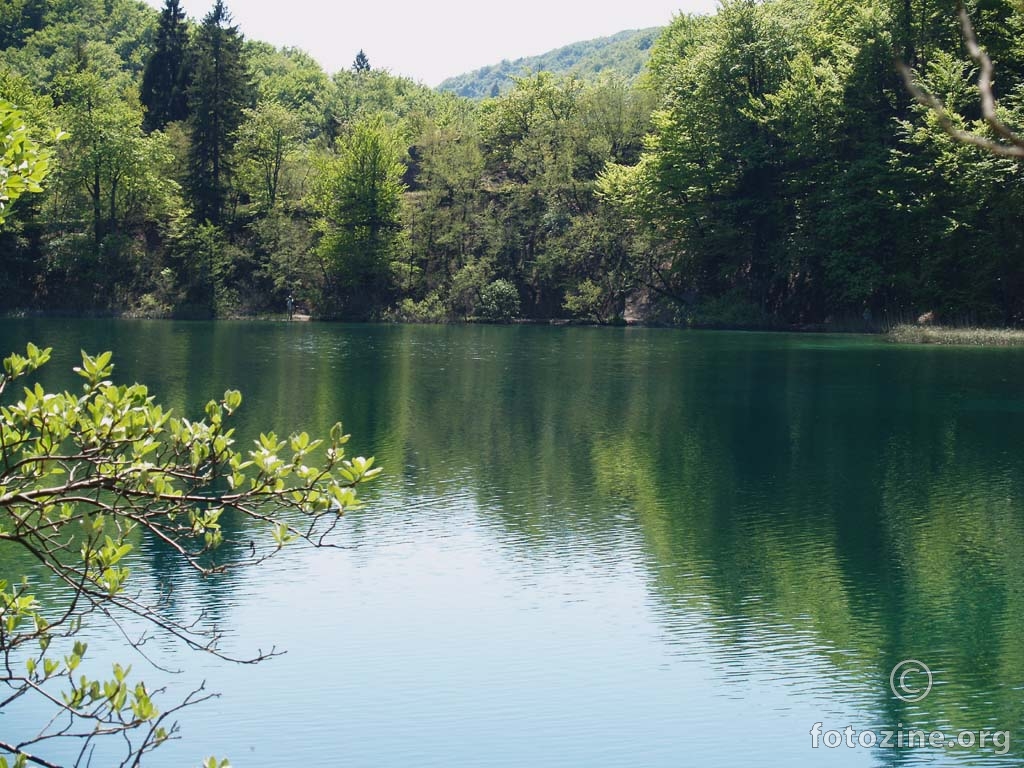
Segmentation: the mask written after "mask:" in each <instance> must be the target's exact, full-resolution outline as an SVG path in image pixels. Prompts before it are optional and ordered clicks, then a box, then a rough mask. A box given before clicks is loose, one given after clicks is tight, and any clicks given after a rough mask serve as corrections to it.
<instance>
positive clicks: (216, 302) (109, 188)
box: [0, 0, 1024, 327]
mask: <svg viewBox="0 0 1024 768" xmlns="http://www.w3.org/2000/svg"><path fill="white" fill-rule="evenodd" d="M969 10H970V12H971V14H972V17H973V18H974V20H975V23H976V26H977V29H978V35H979V38H980V39H981V40H982V41H983V42H984V44H985V45H986V46H987V48H988V50H989V51H990V52H991V54H992V56H993V58H994V59H995V60H996V62H997V65H998V72H999V77H998V79H997V81H996V89H995V94H994V95H995V97H996V99H997V103H998V110H999V113H1000V114H1001V115H1002V116H1003V118H1004V120H1005V122H1006V123H1007V124H1008V125H1010V126H1013V127H1019V126H1021V125H1024V7H1022V6H1021V5H1020V3H1019V2H1016V0H990V1H988V2H985V3H984V4H982V3H980V2H979V3H975V2H971V3H969ZM0 51H2V54H0V99H4V100H6V101H8V102H11V103H12V104H14V105H16V106H17V107H18V108H19V109H20V111H21V112H22V113H23V114H24V115H25V119H26V122H27V123H28V124H29V125H32V126H35V127H36V128H38V129H39V135H40V136H43V135H46V133H47V132H48V131H49V130H52V129H57V128H59V129H64V130H66V131H67V132H68V133H69V134H70V136H69V138H68V139H67V140H66V141H63V142H61V143H60V144H59V145H57V146H55V147H53V148H52V154H53V156H52V165H53V168H54V173H53V176H52V179H51V183H50V184H49V187H48V189H47V190H46V191H45V192H43V193H41V194H37V195H33V196H31V197H27V198H23V199H22V200H20V201H19V202H18V203H17V206H16V213H17V215H16V216H14V217H13V218H10V217H9V222H10V224H9V225H8V227H7V228H6V230H5V231H4V232H3V233H2V234H0V253H2V254H3V258H2V259H0V284H2V285H3V286H4V297H3V299H4V301H3V308H4V310H5V311H8V312H9V311H28V312H31V311H45V312H58V311H59V312H89V313H95V314H102V313H109V312H112V313H131V314H134V315H136V316H138V315H143V316H173V317H226V316H234V315H254V316H259V315H267V314H275V313H276V314H281V313H283V312H284V311H285V307H286V304H287V302H288V298H289V296H291V297H293V299H294V306H295V307H296V308H297V309H298V310H301V311H302V312H303V313H305V314H311V315H313V316H314V317H321V318H326V317H339V318H345V319H353V320H359V319H387V318H393V319H402V320H406V321H418V320H419V321H430V322H435V321H451V320H462V319H466V318H473V317H488V318H490V319H498V320H500V319H506V318H505V317H504V316H503V315H504V314H505V313H515V314H517V315H519V316H521V317H524V318H530V319H571V318H578V319H588V320H591V321H597V322H614V321H617V320H618V319H620V318H623V317H629V318H632V319H646V320H656V321H659V322H670V323H679V324H693V325H700V326H710V327H795V326H806V327H810V326H817V325H824V326H831V325H834V324H836V323H837V322H840V321H841V320H842V319H843V318H851V317H852V318H861V317H875V318H881V317H917V316H918V315H920V314H921V313H924V312H933V313H934V316H935V318H936V322H938V323H942V322H947V323H948V322H950V321H951V319H956V320H957V321H958V322H959V321H960V320H961V319H966V321H967V322H970V323H971V324H974V325H984V326H1004V327H1007V326H1015V325H1019V324H1022V323H1024V217H1021V216H1020V211H1021V210H1022V204H1024V173H1022V172H1021V163H1020V161H1019V160H1016V159H1014V158H1009V157H997V156H995V155H992V154H990V153H988V152H986V151H985V150H984V149H982V148H979V147H972V146H966V145H964V144H962V143H960V142H958V141H956V140H954V139H953V138H951V137H950V135H949V133H948V132H947V131H946V130H945V129H944V126H943V125H942V124H941V121H940V120H939V119H938V118H937V117H936V115H935V113H934V112H933V111H930V110H929V109H927V108H926V107H924V106H921V105H919V104H917V103H916V102H915V101H914V100H913V99H912V98H911V97H910V95H909V94H908V92H907V89H906V88H905V86H904V84H903V82H902V81H901V79H900V76H899V75H898V73H897V72H896V70H895V68H894V66H893V61H894V60H895V59H896V58H899V59H901V60H902V61H904V62H906V63H907V64H908V65H909V66H910V67H912V68H913V69H914V70H915V72H916V75H917V77H918V80H919V82H921V84H922V85H923V86H924V87H926V88H927V89H928V90H929V91H930V92H931V93H934V94H936V95H937V96H939V97H941V98H942V100H943V102H944V103H945V105H946V106H947V107H948V109H949V112H950V115H949V117H950V120H951V121H952V122H953V123H954V124H955V125H956V126H959V127H962V128H966V129H971V130H978V131H981V132H982V133H984V132H986V131H987V130H988V129H987V128H986V127H985V125H984V123H983V122H982V121H981V119H980V118H981V117H982V114H981V110H980V108H979V100H978V93H977V88H976V82H977V74H976V69H977V68H976V67H975V66H974V64H973V62H972V61H971V59H970V57H969V56H968V55H967V53H966V52H965V51H964V49H963V43H962V36H961V33H960V28H959V25H958V23H957V18H956V14H955V4H954V3H953V2H952V1H951V0H855V1H853V2H848V3H834V2H825V1H824V0H766V1H765V2H754V1H753V0H727V1H726V2H723V3H722V4H721V6H720V8H719V10H718V11H717V12H716V13H715V14H713V15H710V16H701V17H695V16H688V15H681V16H678V17H676V18H675V19H674V20H673V21H672V23H671V24H669V25H668V26H667V27H666V28H665V29H664V31H663V32H662V33H661V34H660V36H659V37H658V39H657V40H656V42H655V43H654V45H653V47H652V49H651V52H650V58H649V61H648V64H647V67H646V69H645V71H644V73H643V74H642V75H641V76H640V77H639V78H637V79H635V80H632V79H629V78H627V77H623V76H617V75H616V74H615V73H609V74H607V75H606V76H602V77H599V78H596V79H594V80H592V81H587V82H584V81H582V80H579V79H575V78H573V77H571V76H555V75H551V74H545V73H540V74H535V75H531V76H528V77H523V78H520V79H518V80H517V81H516V82H515V84H514V86H513V87H512V88H511V89H509V90H508V91H507V92H503V93H500V94H499V95H498V96H495V97H493V98H487V99H483V100H479V101H473V100H468V99H464V98H460V97H458V96H455V95H453V94H451V93H441V92H436V91H433V90H431V89H428V88H426V87H424V86H422V85H421V84H418V83H416V82H415V81H413V80H410V79H408V78H405V77H400V76H397V75H393V74H391V73H388V72H386V71H381V70H379V69H376V68H374V67H373V53H372V51H369V52H367V53H368V54H369V56H367V55H363V56H361V57H358V61H354V62H353V66H352V67H351V68H350V69H348V70H345V71H342V72H337V73H334V74H328V73H326V72H324V71H323V70H322V68H321V67H320V66H319V65H318V64H317V63H316V62H315V61H314V60H313V59H312V58H311V57H310V56H308V55H307V54H305V53H303V52H302V51H300V50H296V49H292V48H284V49H277V48H274V47H272V46H270V45H267V44H265V43H261V42H258V41H253V40H247V39H245V37H244V36H243V33H242V30H240V29H239V28H238V27H237V26H236V25H235V24H234V23H233V22H232V20H231V14H230V11H229V9H228V8H226V7H225V5H224V3H223V2H222V1H221V0H217V2H216V3H214V5H213V8H212V9H211V10H210V12H209V13H208V14H207V15H206V16H205V17H204V18H202V19H196V20H192V19H187V18H186V17H185V14H184V12H183V10H182V8H181V5H180V2H179V0H166V4H165V6H164V8H163V10H162V12H161V11H156V10H153V9H151V8H149V7H148V6H146V5H144V4H143V3H141V2H138V1H137V0H59V2H58V0H17V2H9V3H4V4H2V5H0ZM353 56H354V57H355V56H356V52H355V51H353ZM499 90H500V89H499ZM512 294H514V296H513V295H512ZM497 298H500V299H501V300H500V301H498V300H497ZM495 314H497V315H499V317H493V316H494V315H495Z"/></svg>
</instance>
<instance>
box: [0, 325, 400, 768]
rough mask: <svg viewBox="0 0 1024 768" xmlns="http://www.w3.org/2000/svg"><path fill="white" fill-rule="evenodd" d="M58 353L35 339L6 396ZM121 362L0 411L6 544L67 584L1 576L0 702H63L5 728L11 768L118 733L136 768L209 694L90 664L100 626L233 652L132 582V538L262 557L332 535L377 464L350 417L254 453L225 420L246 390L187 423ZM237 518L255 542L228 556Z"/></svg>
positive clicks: (34, 392) (222, 565) (9, 368)
mask: <svg viewBox="0 0 1024 768" xmlns="http://www.w3.org/2000/svg"><path fill="white" fill-rule="evenodd" d="M49 357H50V350H49V349H39V348H37V347H36V346H34V345H32V344H30V345H28V348H27V351H26V354H25V355H18V354H14V355H11V356H10V357H8V358H6V359H5V360H4V362H3V373H2V375H0V397H2V396H3V395H4V393H5V391H6V390H7V389H8V388H9V387H10V385H12V384H13V383H14V382H16V381H18V380H19V379H22V378H23V377H26V376H29V375H30V374H32V373H34V372H35V371H36V370H37V369H38V368H39V367H40V366H42V365H43V364H44V363H46V362H47V361H48V359H49ZM110 361H111V355H110V353H109V352H107V353H104V354H101V355H98V356H96V357H91V356H89V355H86V354H85V353H83V354H82V364H81V366H80V367H78V368H75V372H76V373H77V374H78V375H79V376H81V377H82V378H83V379H84V385H83V389H82V392H81V394H74V393H71V392H61V393H51V392H46V391H45V390H44V389H43V387H42V386H41V385H40V384H38V383H36V384H34V385H32V386H26V387H25V389H24V394H23V397H22V398H21V399H20V400H19V401H17V402H16V403H13V404H9V405H6V406H4V407H2V408H0V554H2V553H3V552H4V551H7V552H11V550H10V549H9V548H11V547H13V548H19V549H20V550H22V551H23V552H26V553H28V554H29V555H30V556H31V559H32V560H34V561H35V562H36V563H37V565H38V566H39V569H40V570H41V571H42V572H43V573H44V574H45V579H46V581H47V582H52V583H54V584H56V585H58V586H59V587H60V590H59V592H58V594H59V595H60V596H61V597H60V599H59V600H57V599H55V598H54V597H53V594H54V591H53V590H52V589H47V598H46V600H45V603H44V601H43V600H41V599H38V598H37V595H38V593H39V586H40V585H39V584H34V583H32V582H30V581H29V580H28V579H27V578H25V577H24V576H23V574H19V576H18V577H17V579H14V580H8V581H0V686H2V688H0V712H2V711H3V710H5V709H6V708H8V707H9V706H10V705H12V704H14V703H15V702H18V701H19V700H29V699H34V700H35V701H34V702H32V703H33V704H39V705H40V706H43V707H48V708H49V709H51V710H52V711H53V718H52V719H51V720H50V721H49V722H48V723H46V724H45V725H44V726H43V727H42V728H41V729H39V730H38V731H37V732H35V733H33V734H31V735H23V736H22V737H21V739H20V740H18V741H6V740H5V739H7V738H9V736H8V735H7V730H8V729H6V728H5V729H4V734H3V735H2V736H0V767H2V768H7V766H9V765H15V766H25V765H29V764H33V765H41V766H56V765H85V764H87V763H88V761H89V760H90V759H91V757H92V755H93V751H94V749H95V748H96V745H97V744H98V742H99V741H103V740H106V741H110V740H112V739H118V738H119V739H120V743H121V744H122V745H123V746H121V747H118V749H119V750H121V751H120V753H119V754H120V757H119V759H120V760H121V763H120V764H121V765H124V766H134V765H139V764H140V761H141V760H142V758H143V757H144V755H146V754H147V753H149V752H150V751H152V750H153V749H155V748H156V747H158V746H160V745H161V744H162V743H164V742H166V741H167V740H168V739H170V738H173V737H174V735H175V734H176V733H177V730H178V726H177V724H176V722H175V719H174V718H175V715H176V714H177V713H178V712H180V711H181V709H182V708H183V707H186V706H189V705H191V704H195V703H198V702H199V701H202V700H204V699H207V698H210V696H211V694H209V693H207V692H206V691H204V690H203V689H202V688H200V689H198V690H195V691H193V692H192V693H191V694H189V695H188V696H187V697H185V698H184V700H179V701H177V702H175V703H173V704H171V705H170V706H167V707H166V708H164V709H163V710H161V709H160V708H159V707H158V703H157V700H158V699H159V698H160V696H159V694H162V693H166V691H164V690H163V689H158V690H151V689H149V688H147V686H146V684H145V683H144V682H142V681H141V680H136V679H134V678H133V677H132V676H131V668H130V667H126V666H122V665H121V664H113V666H112V670H111V674H110V676H109V677H90V676H88V675H86V674H82V671H81V667H82V662H83V658H84V657H85V656H86V652H87V645H86V643H85V642H83V641H82V638H81V636H80V633H81V631H82V628H83V626H86V625H93V626H95V625H96V624H97V623H102V625H103V626H104V627H110V628H116V630H117V631H118V632H120V634H121V635H123V637H124V638H125V641H126V643H127V644H128V645H130V646H132V647H133V648H134V649H135V650H137V651H138V652H139V653H140V654H142V655H143V657H144V658H145V652H144V650H143V648H142V646H143V645H144V643H145V642H146V641H147V639H149V638H150V637H151V636H152V635H154V634H158V633H159V634H163V635H165V636H169V637H171V638H175V639H177V640H178V641H179V642H181V643H184V644H185V645H187V646H188V647H190V648H192V649H195V650H199V651H202V652H206V653H210V654H214V655H216V656H218V657H220V658H229V657H227V656H226V655H224V654H223V652H222V651H221V650H220V649H219V646H218V641H219V639H220V635H219V634H218V633H217V631H216V630H214V629H208V628H206V627H205V626H204V624H203V622H202V621H199V620H197V621H194V622H189V623H185V622H183V621H182V620H181V619H179V618H176V617H174V616H173V615H172V614H171V612H170V611H169V610H168V606H167V604H166V601H163V600H161V599H159V597H158V598H151V597H147V596H146V594H145V593H144V592H143V591H142V590H140V589H138V588H137V587H135V588H133V582H132V581H131V579H130V575H131V574H130V571H129V568H128V567H126V565H125V563H126V558H127V557H128V556H129V554H130V553H131V552H132V550H133V543H132V542H133V541H137V540H138V539H139V538H147V539H149V540H150V541H153V542H158V543H159V544H161V545H162V546H163V547H165V548H166V549H168V550H169V551H171V552H172V553H173V554H174V556H175V557H176V558H178V559H179V560H180V561H181V562H182V563H184V564H186V565H187V566H188V567H189V568H191V569H193V570H194V571H195V572H197V573H198V574H201V575H203V576H212V575H215V574H219V573H223V572H224V571H226V570H227V569H228V568H229V567H230V568H232V569H234V568H238V567H241V566H244V565H254V564H258V563H260V562H262V561H263V560H265V559H267V558H268V557H271V556H273V555H274V554H275V553H277V552H279V551H280V550H281V548H282V547H283V546H284V545H286V544H287V543H289V542H292V541H296V540H304V541H306V542H308V543H311V544H313V545H314V546H318V547H331V546H337V545H336V544H334V543H333V541H332V538H331V534H332V532H334V530H335V528H336V526H337V524H338V521H339V519H340V517H341V516H342V515H343V514H344V512H345V511H346V510H348V509H352V508H354V507H355V506H357V504H358V502H357V498H356V486H358V485H359V484H361V483H363V482H366V481H367V480H370V479H372V478H373V477H374V476H375V475H376V474H377V473H378V472H379V471H380V470H379V469H376V468H374V467H373V459H364V458H361V457H359V458H353V459H351V460H347V459H345V452H344V448H343V446H344V445H345V443H346V442H347V440H348V436H347V435H345V434H343V432H342V428H341V425H340V424H338V425H335V427H334V428H333V429H332V430H331V434H330V438H329V439H328V440H326V441H320V440H312V439H310V437H309V435H307V434H306V433H302V434H295V435H292V436H291V437H290V438H288V439H280V438H278V437H277V436H276V435H275V434H274V433H269V434H261V435H260V438H259V440H257V441H255V446H254V447H253V449H252V450H250V451H247V452H245V454H244V455H243V452H242V451H240V450H239V449H238V448H236V447H235V439H234V430H233V429H232V428H231V427H230V426H229V424H230V422H231V418H232V416H233V415H234V413H235V411H236V410H237V409H238V407H239V406H240V404H241V401H242V396H241V394H239V393H238V392H236V391H228V392H226V393H225V394H224V397H223V399H222V400H220V401H211V402H209V403H208V404H207V405H206V409H205V418H203V419H202V420H200V421H190V420H188V419H186V418H180V417H177V416H176V415H174V414H172V413H171V412H170V411H167V410H164V408H163V407H161V406H160V405H159V404H157V403H156V402H155V400H154V398H153V397H152V396H151V395H150V394H149V391H148V390H147V388H146V387H145V386H143V385H141V384H133V385H131V386H124V385H115V384H113V383H112V382H111V381H110V380H109V377H110V376H111V373H112V371H113V365H112V364H111V362H110ZM0 402H3V401H0ZM228 515H235V516H240V517H241V518H242V519H244V520H246V521H248V525H247V527H246V536H245V537H246V542H245V548H244V549H243V552H244V554H243V556H242V557H241V558H239V556H238V552H237V551H235V552H234V553H233V555H232V562H231V564H230V566H229V564H228V563H227V562H225V560H224V558H221V557H218V551H219V550H220V548H221V546H222V545H225V544H232V543H238V542H230V541H228V540H227V538H226V537H225V534H224V531H223V529H222V526H221V519H222V518H225V516H228ZM257 531H262V532H263V533H264V534H265V537H264V539H265V540H261V539H260V537H259V536H258V534H257ZM250 539H251V541H250ZM4 559H7V558H4ZM7 561H8V562H10V560H9V559H7ZM0 562H3V560H0ZM3 575H9V574H3ZM48 586H49V584H48ZM140 627H141V629H140ZM274 654H275V651H274V650H273V649H271V650H270V651H269V652H262V651H260V652H259V654H258V655H257V657H256V658H253V659H244V660H243V659H232V660H234V661H246V662H253V661H259V660H262V659H265V658H267V657H269V656H272V655H274ZM154 664H155V662H154ZM69 744H73V745H74V749H73V752H74V753H75V754H77V757H76V758H74V759H73V760H72V761H70V762H69V761H67V760H66V759H65V760H64V761H63V762H61V761H60V760H59V759H58V758H55V757H52V755H54V754H59V755H65V756H66V755H67V754H71V752H72V749H71V748H70V747H69ZM4 755H6V757H4ZM8 758H10V761H9V760H8ZM11 761H13V762H11ZM208 764H209V765H214V766H218V765H222V764H221V763H218V762H217V761H215V760H213V759H212V758H211V759H210V760H209V761H208ZM224 764H226V763H224Z"/></svg>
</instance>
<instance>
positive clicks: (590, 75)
mask: <svg viewBox="0 0 1024 768" xmlns="http://www.w3.org/2000/svg"><path fill="white" fill-rule="evenodd" d="M661 30H662V27H651V28H649V29H628V30H626V31H624V32H619V33H618V34H615V35H612V36H611V37H599V38H597V39H595V40H585V41H583V42H579V43H573V44H572V45H566V46H564V47H562V48H556V49H555V50H553V51H548V52H547V53H542V54H540V55H539V56H528V57H525V58H521V59H516V60H515V61H509V60H508V59H506V60H504V61H502V62H501V63H500V64H493V65H491V66H488V67H483V68H481V69H478V70H476V71H475V72H467V73H466V74H462V75H456V76H455V77H450V78H448V79H447V80H445V81H444V82H443V83H441V84H440V85H439V86H438V87H437V89H438V90H439V91H450V92H451V93H455V94H458V95H459V96H465V97H468V98H471V99H482V98H484V97H486V96H497V95H498V94H499V93H504V92H505V91H507V90H509V89H510V88H511V87H512V78H513V77H515V76H517V75H522V74H528V73H531V72H554V73H556V74H569V73H573V74H576V75H579V76H580V77H582V78H583V79H585V80H594V79H596V77H597V75H598V74H600V73H602V72H617V73H619V74H621V75H624V76H626V77H627V78H629V79H631V80H632V79H633V78H635V77H636V76H637V75H639V74H640V72H641V71H642V70H643V68H644V65H645V64H646V63H647V58H648V57H649V56H650V52H651V46H652V45H653V44H654V41H655V40H656V39H657V38H658V35H659V34H661Z"/></svg>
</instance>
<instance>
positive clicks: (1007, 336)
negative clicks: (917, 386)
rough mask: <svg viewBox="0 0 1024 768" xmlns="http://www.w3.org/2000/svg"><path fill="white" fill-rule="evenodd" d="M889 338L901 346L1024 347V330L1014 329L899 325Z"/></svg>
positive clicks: (890, 333) (890, 332)
mask: <svg viewBox="0 0 1024 768" xmlns="http://www.w3.org/2000/svg"><path fill="white" fill-rule="evenodd" d="M889 338H891V339H892V340H893V341H895V342H897V343H899V344H949V345H962V346H985V347H1020V346H1024V330H1019V329H1012V328H953V327H943V326H922V325H898V326H896V327H895V328H893V329H892V330H891V331H889Z"/></svg>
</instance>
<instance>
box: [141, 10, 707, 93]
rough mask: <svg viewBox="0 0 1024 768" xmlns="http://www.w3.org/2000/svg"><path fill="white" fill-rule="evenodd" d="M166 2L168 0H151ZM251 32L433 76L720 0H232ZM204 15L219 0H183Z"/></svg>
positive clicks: (344, 62) (324, 53) (344, 58)
mask: <svg viewBox="0 0 1024 768" xmlns="http://www.w3.org/2000/svg"><path fill="white" fill-rule="evenodd" d="M147 2H148V3H149V4H150V5H152V6H154V7H156V8H160V7H162V6H163V0H147ZM226 4H227V7H228V10H230V11H231V13H232V14H233V15H234V17H235V23H237V24H238V25H239V26H240V27H241V30H242V32H243V33H244V34H245V36H246V37H249V38H255V39H257V40H265V41H267V42H269V43H273V44H275V45H279V46H281V45H290V46H296V47H298V48H302V49H304V50H306V51H308V52H309V53H311V54H312V55H313V56H314V57H316V59H317V60H318V61H319V62H320V63H321V64H323V66H324V67H325V68H326V69H327V70H328V71H329V72H335V71H337V70H339V69H342V68H345V67H348V66H351V64H352V60H353V59H354V58H355V55H356V53H357V52H358V51H359V49H360V48H362V49H363V50H364V51H366V55H367V56H368V57H369V59H370V64H371V65H372V66H373V67H374V68H384V69H389V70H391V72H393V73H394V74H399V75H407V76H409V77H412V78H414V79H416V80H421V81H423V82H424V83H426V84H427V85H431V86H434V85H437V84H438V83H439V82H441V81H442V80H444V79H445V78H446V77H450V76H451V75H457V74H460V73H462V72H467V71H469V70H473V69H477V68H478V67H482V66H484V65H486V64H496V63H497V62H499V61H501V60H502V59H517V58H519V57H521V56H532V55H534V54H538V53H543V52H545V51H548V50H550V49H552V48H558V47H559V46H562V45H566V44H568V43H573V42H576V41H577V40H588V39H590V38H594V37H604V36H605V35H611V34H614V33H615V32H618V31H620V30H623V29H640V28H643V27H653V26H659V25H663V24H667V23H668V22H669V20H670V19H671V18H672V15H673V14H674V13H676V12H678V11H685V12H692V13H707V12H710V11H713V10H714V9H715V7H716V5H717V3H716V2H715V0H603V1H602V0H598V2H594V0H516V1H515V2H512V3H500V4H499V3H495V4H492V3H490V2H487V0H430V1H425V0H357V1H356V2H330V1H329V0H226ZM182 5H183V6H184V8H185V10H186V11H187V12H188V14H189V16H191V17H193V18H195V19H201V18H202V17H203V16H204V15H205V14H206V12H207V11H208V10H209V8H210V6H212V5H213V0H183V3H182Z"/></svg>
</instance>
